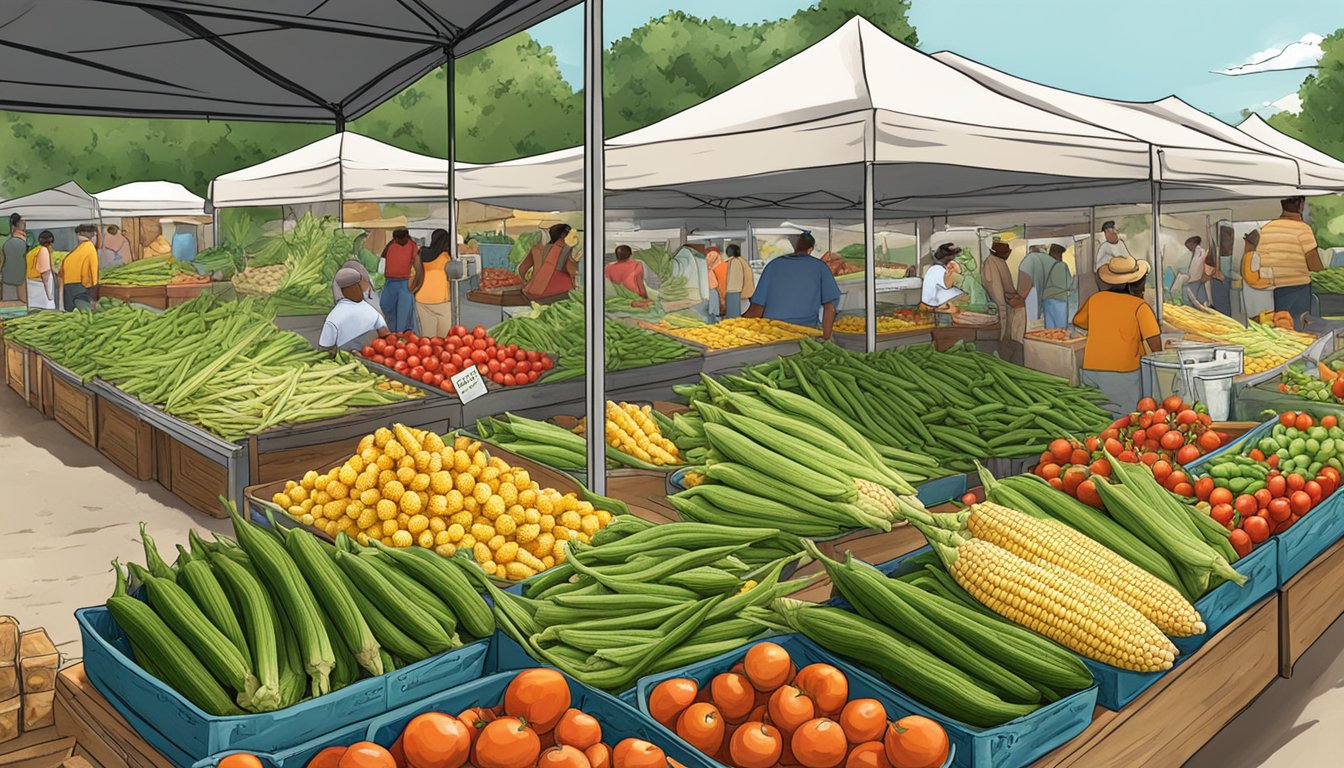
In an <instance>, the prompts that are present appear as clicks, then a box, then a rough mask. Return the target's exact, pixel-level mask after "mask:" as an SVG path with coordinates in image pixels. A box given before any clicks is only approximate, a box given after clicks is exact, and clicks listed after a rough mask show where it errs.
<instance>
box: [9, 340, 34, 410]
mask: <svg viewBox="0 0 1344 768" xmlns="http://www.w3.org/2000/svg"><path fill="white" fill-rule="evenodd" d="M27 377H28V348H27V347H25V346H23V345H22V344H16V343H14V342H12V341H9V340H8V339H6V340H5V383H6V384H8V385H9V388H10V389H12V390H14V391H15V392H16V393H17V394H18V396H19V397H22V398H23V399H24V400H25V401H26V400H27V399H28V378H27Z"/></svg>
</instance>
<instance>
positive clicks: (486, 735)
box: [471, 717, 541, 768]
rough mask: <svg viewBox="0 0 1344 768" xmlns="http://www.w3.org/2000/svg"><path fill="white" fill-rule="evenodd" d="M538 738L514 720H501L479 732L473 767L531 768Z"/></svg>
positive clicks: (537, 751)
mask: <svg viewBox="0 0 1344 768" xmlns="http://www.w3.org/2000/svg"><path fill="white" fill-rule="evenodd" d="M540 756H541V738H540V737H538V736H537V732H536V731H534V730H532V728H531V727H529V726H528V725H527V724H525V723H524V722H523V721H522V720H520V719H518V718H516V717H501V718H499V719H498V720H495V721H493V722H491V723H490V724H489V725H487V726H485V727H484V728H482V729H481V733H480V735H479V736H477V737H476V747H475V749H474V750H472V761H471V762H472V763H473V764H474V765H475V766H476V768H534V766H535V765H536V764H537V758H538V757H540Z"/></svg>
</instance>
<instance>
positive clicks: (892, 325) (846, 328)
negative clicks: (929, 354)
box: [835, 315, 933, 333]
mask: <svg viewBox="0 0 1344 768" xmlns="http://www.w3.org/2000/svg"><path fill="white" fill-rule="evenodd" d="M867 327H868V323H867V322H865V320H864V318H863V317H860V316H859V315H845V316H844V317H841V318H840V319H838V320H836V321H835V332H836V333H863V332H864V331H865V330H866V329H867ZM932 327H933V323H932V322H928V323H922V322H911V321H909V320H902V319H901V318H899V317H888V316H885V315H884V316H882V317H879V318H877V332H878V333H904V332H905V331H918V330H921V329H924V328H932Z"/></svg>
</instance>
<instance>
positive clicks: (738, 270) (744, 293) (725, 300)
mask: <svg viewBox="0 0 1344 768" xmlns="http://www.w3.org/2000/svg"><path fill="white" fill-rule="evenodd" d="M725 250H726V251H727V254H728V255H727V258H725V259H724V260H723V261H722V262H720V263H719V266H718V267H717V268H716V269H717V271H716V272H715V277H716V279H717V281H718V286H719V301H720V303H721V305H722V307H721V311H720V312H719V314H721V315H722V316H723V317H725V318H734V317H741V316H742V302H743V301H744V300H748V299H750V298H751V296H752V294H753V293H755V291H756V276H755V275H754V274H752V271H751V265H750V264H748V263H747V260H746V259H744V258H742V246H740V245H730V246H728V247H727V248H726V249H725Z"/></svg>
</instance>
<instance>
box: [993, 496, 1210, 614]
mask: <svg viewBox="0 0 1344 768" xmlns="http://www.w3.org/2000/svg"><path fill="white" fill-rule="evenodd" d="M970 512H971V514H970V517H969V519H968V520H967V528H968V530H969V531H970V533H971V535H973V536H975V538H977V539H983V540H985V541H988V542H990V543H991V544H994V545H996V546H999V547H1001V548H1003V549H1005V550H1007V551H1009V552H1011V553H1013V554H1015V555H1017V556H1018V557H1020V558H1022V559H1024V560H1026V561H1027V562H1030V563H1034V564H1036V565H1041V566H1044V565H1046V564H1052V565H1056V566H1059V567H1060V568H1063V569H1065V570H1068V571H1070V572H1072V573H1074V574H1077V575H1078V576H1081V577H1083V578H1084V579H1087V580H1088V581H1090V582H1092V583H1094V584H1097V585H1098V586H1100V587H1102V588H1103V589H1105V590H1106V591H1107V592H1110V593H1111V594H1113V595H1115V596H1116V597H1118V598H1120V599H1121V600H1123V601H1124V602H1126V603H1128V604H1129V605H1131V606H1133V607H1134V608H1135V609H1137V610H1138V611H1139V613H1142V614H1143V615H1144V616H1146V617H1147V618H1148V619H1149V620H1150V621H1152V622H1153V623H1154V624H1156V625H1157V627H1158V629H1161V630H1162V631H1163V632H1165V633H1166V634H1168V635H1172V636H1174V637H1189V636H1191V635H1198V634H1202V633H1203V632H1204V631H1205V629H1206V627H1205V625H1204V622H1203V621H1202V620H1201V619H1200V616H1199V611H1197V610H1195V606H1193V605H1191V604H1190V601H1189V600H1186V599H1185V598H1184V597H1183V596H1182V595H1181V593H1180V592H1178V591H1177V590H1176V588H1175V587H1173V586H1171V585H1170V584H1168V583H1166V582H1164V581H1162V580H1161V579H1159V578H1157V577H1156V576H1153V575H1152V574H1150V573H1148V572H1147V571H1145V570H1143V569H1142V568H1139V567H1138V566H1135V565H1133V564H1132V563H1130V562H1129V561H1128V560H1125V559H1124V558H1122V557H1120V556H1119V555H1117V554H1116V553H1114V552H1112V551H1111V550H1109V549H1107V548H1106V547H1104V546H1102V545H1101V544H1099V543H1097V542H1096V541H1093V540H1092V539H1090V538H1088V537H1087V536H1084V535H1083V534H1081V533H1078V532H1077V531H1075V530H1073V529H1072V528H1069V527H1068V526H1065V525H1061V524H1060V523H1057V522H1054V521H1050V520H1037V519H1036V518H1034V517H1031V516H1030V515H1027V514H1023V513H1021V512H1018V511H1017V510H1014V509H1009V508H1007V507H1003V506H999V505H998V504H989V503H984V504H976V505H975V506H973V507H971V509H970Z"/></svg>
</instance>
